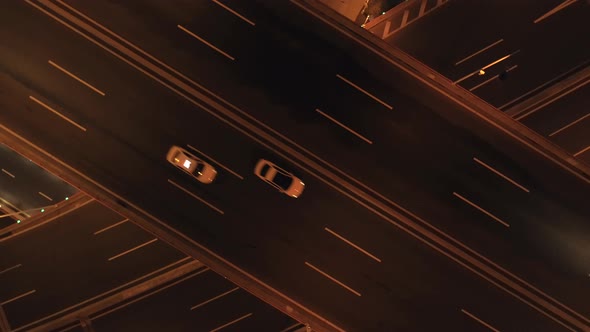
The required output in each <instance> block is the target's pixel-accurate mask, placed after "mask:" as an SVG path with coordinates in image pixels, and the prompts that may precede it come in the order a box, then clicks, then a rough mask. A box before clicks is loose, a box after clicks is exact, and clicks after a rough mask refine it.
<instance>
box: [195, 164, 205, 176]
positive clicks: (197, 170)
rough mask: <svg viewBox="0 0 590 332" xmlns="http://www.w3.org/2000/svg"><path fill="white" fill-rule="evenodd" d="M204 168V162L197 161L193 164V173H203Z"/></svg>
mask: <svg viewBox="0 0 590 332" xmlns="http://www.w3.org/2000/svg"><path fill="white" fill-rule="evenodd" d="M204 169H205V164H204V163H199V162H197V164H196V165H195V173H196V174H199V173H203V170H204Z"/></svg>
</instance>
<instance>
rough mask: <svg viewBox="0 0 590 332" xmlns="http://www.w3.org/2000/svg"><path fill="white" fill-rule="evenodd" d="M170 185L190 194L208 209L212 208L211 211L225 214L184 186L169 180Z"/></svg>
mask: <svg viewBox="0 0 590 332" xmlns="http://www.w3.org/2000/svg"><path fill="white" fill-rule="evenodd" d="M168 183H170V184H171V185H173V186H175V187H176V188H178V189H180V190H182V191H184V192H185V193H186V194H188V195H189V196H191V197H193V198H195V199H196V200H198V201H199V202H201V203H203V204H205V205H207V206H208V207H210V208H211V209H213V210H215V211H217V212H218V213H219V214H225V212H223V211H222V210H221V209H219V208H217V207H216V206H215V205H213V204H211V203H209V202H207V201H206V200H204V199H202V198H201V197H199V196H197V195H195V194H193V193H192V192H191V191H190V190H188V189H186V188H184V187H183V186H181V185H179V184H178V183H176V182H174V181H172V180H170V179H168Z"/></svg>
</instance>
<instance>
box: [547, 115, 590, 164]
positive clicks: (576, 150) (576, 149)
mask: <svg viewBox="0 0 590 332" xmlns="http://www.w3.org/2000/svg"><path fill="white" fill-rule="evenodd" d="M589 128H590V118H588V117H585V118H583V119H582V120H581V121H580V122H578V123H576V124H575V126H572V127H571V128H569V130H566V131H562V132H561V133H559V135H555V136H553V137H552V139H553V141H554V142H555V143H557V144H559V145H560V146H563V147H564V148H565V149H566V150H568V151H569V152H570V153H571V154H573V155H574V156H575V157H577V156H579V155H581V154H583V153H584V149H586V147H588V146H589V145H590V134H589V131H588V129H589Z"/></svg>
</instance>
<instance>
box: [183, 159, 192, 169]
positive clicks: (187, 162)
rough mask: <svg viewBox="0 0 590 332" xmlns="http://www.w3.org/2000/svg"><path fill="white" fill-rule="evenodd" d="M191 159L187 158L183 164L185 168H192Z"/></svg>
mask: <svg viewBox="0 0 590 332" xmlns="http://www.w3.org/2000/svg"><path fill="white" fill-rule="evenodd" d="M191 164H192V163H191V161H190V160H185V161H184V163H183V164H182V166H184V168H186V169H189V168H191Z"/></svg>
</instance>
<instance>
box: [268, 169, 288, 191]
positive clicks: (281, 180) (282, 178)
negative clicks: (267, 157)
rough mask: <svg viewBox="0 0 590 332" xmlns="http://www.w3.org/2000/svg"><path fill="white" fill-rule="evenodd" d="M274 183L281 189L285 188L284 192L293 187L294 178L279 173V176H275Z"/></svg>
mask: <svg viewBox="0 0 590 332" xmlns="http://www.w3.org/2000/svg"><path fill="white" fill-rule="evenodd" d="M272 182H274V183H276V184H277V185H278V186H279V187H281V188H283V189H284V190H287V189H288V188H289V187H290V186H291V183H292V182H293V178H292V177H291V176H289V175H285V174H281V173H278V172H277V174H275V178H274V179H273V180H272Z"/></svg>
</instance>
